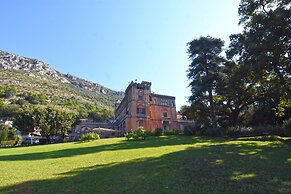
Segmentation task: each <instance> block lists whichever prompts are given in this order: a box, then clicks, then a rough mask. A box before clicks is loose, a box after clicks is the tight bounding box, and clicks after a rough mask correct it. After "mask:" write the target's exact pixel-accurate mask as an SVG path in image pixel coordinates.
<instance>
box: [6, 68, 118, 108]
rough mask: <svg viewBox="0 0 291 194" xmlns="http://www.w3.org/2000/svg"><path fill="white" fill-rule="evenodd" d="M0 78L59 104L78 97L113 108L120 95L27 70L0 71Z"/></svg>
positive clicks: (20, 88)
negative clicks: (29, 72)
mask: <svg viewBox="0 0 291 194" xmlns="http://www.w3.org/2000/svg"><path fill="white" fill-rule="evenodd" d="M0 78H1V79H3V80H10V81H13V82H15V81H16V82H18V83H17V84H15V83H13V84H10V85H14V86H16V87H17V90H18V92H19V93H20V94H23V93H29V92H32V93H42V94H45V95H46V96H47V97H49V99H50V100H51V101H52V103H53V104H59V103H60V102H61V101H62V99H69V98H72V97H74V98H76V99H77V100H78V101H79V102H80V103H81V104H85V103H92V104H96V105H98V107H100V108H107V109H108V108H113V106H114V103H115V102H116V101H117V100H118V99H120V97H118V96H115V95H112V94H108V95H104V94H102V93H96V92H92V91H88V90H85V89H80V88H77V87H75V86H73V85H71V84H66V83H61V82H60V81H58V80H56V79H54V78H51V77H48V76H46V75H44V76H39V75H38V77H37V78H35V77H30V76H28V73H27V72H20V71H13V70H11V71H8V70H5V71H0Z"/></svg>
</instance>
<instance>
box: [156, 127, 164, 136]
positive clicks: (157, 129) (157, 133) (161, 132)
mask: <svg viewBox="0 0 291 194" xmlns="http://www.w3.org/2000/svg"><path fill="white" fill-rule="evenodd" d="M163 134H164V131H163V129H162V128H156V130H155V132H154V135H155V136H162V135H163Z"/></svg>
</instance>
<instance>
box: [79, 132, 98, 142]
mask: <svg viewBox="0 0 291 194" xmlns="http://www.w3.org/2000/svg"><path fill="white" fill-rule="evenodd" d="M96 139H100V136H99V134H97V133H93V132H90V133H85V134H83V135H82V136H81V138H80V140H81V141H91V140H96Z"/></svg>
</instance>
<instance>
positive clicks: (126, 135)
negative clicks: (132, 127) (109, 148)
mask: <svg viewBox="0 0 291 194" xmlns="http://www.w3.org/2000/svg"><path fill="white" fill-rule="evenodd" d="M124 137H125V138H126V140H130V139H132V138H133V132H129V133H128V132H127V133H125V134H124Z"/></svg>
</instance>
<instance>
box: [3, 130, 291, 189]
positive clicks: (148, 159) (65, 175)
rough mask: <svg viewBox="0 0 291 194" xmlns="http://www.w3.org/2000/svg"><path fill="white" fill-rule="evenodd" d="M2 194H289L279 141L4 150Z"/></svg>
mask: <svg viewBox="0 0 291 194" xmlns="http://www.w3.org/2000/svg"><path fill="white" fill-rule="evenodd" d="M0 166H1V168H0V180H1V182H0V193H8V192H12V193H13V192H16V193H35V192H36V193H64V192H70V193H97V192H98V193H291V174H290V172H291V149H290V145H286V144H282V143H280V142H261V141H231V140H223V139H213V138H198V137H184V136H171V137H161V138H158V137H151V138H149V139H148V140H146V141H140V142H134V141H131V142H127V141H124V139H123V138H115V139H103V140H99V141H94V142H88V143H67V144H55V145H46V146H37V147H23V148H7V149H0Z"/></svg>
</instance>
